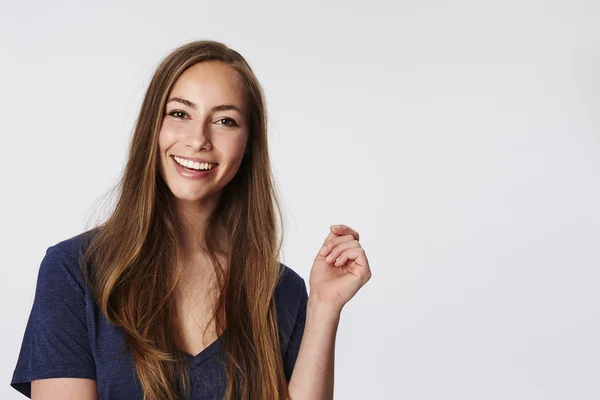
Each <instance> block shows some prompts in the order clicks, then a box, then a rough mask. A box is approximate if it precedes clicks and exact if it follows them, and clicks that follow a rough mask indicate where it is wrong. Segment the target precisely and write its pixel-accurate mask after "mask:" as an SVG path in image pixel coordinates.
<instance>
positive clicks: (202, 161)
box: [171, 154, 219, 165]
mask: <svg viewBox="0 0 600 400" xmlns="http://www.w3.org/2000/svg"><path fill="white" fill-rule="evenodd" d="M173 157H179V158H185V159H186V160H190V161H194V162H200V163H211V164H217V165H218V164H219V163H216V162H214V161H208V160H205V159H203V158H198V157H184V156H179V155H177V154H171V158H173ZM173 161H175V160H173Z"/></svg>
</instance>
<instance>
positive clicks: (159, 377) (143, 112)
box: [82, 40, 288, 400]
mask: <svg viewBox="0 0 600 400" xmlns="http://www.w3.org/2000/svg"><path fill="white" fill-rule="evenodd" d="M209 60H217V61H221V62H223V63H226V64H227V65H229V66H230V67H232V68H233V69H235V70H236V71H237V72H238V73H239V75H240V76H241V77H242V80H243V81H244V83H245V89H246V96H247V100H248V101H247V104H248V112H249V116H250V118H249V126H250V132H249V139H248V146H249V147H248V153H247V154H246V155H245V156H244V159H243V161H242V163H241V165H240V169H239V171H238V173H237V174H236V176H235V177H234V178H233V179H232V181H231V182H230V183H229V184H228V185H227V186H225V187H224V188H223V190H222V193H221V196H220V202H219V204H218V205H217V207H216V209H215V210H214V212H213V213H212V214H211V215H210V216H209V218H208V220H207V222H206V228H205V238H206V249H207V251H208V255H209V257H210V259H211V261H212V262H213V264H214V266H215V275H216V277H217V282H218V283H217V286H218V296H217V299H218V300H217V302H216V306H215V310H214V314H213V315H212V318H214V319H215V324H216V327H217V328H216V329H217V333H218V334H219V335H220V339H219V340H221V345H222V348H223V350H224V353H225V355H226V357H225V360H227V361H228V362H227V363H226V364H227V365H228V367H227V377H228V378H227V388H226V395H225V398H226V399H233V398H236V397H235V396H236V392H239V393H241V395H242V398H243V399H263V400H270V399H274V400H275V399H276V400H279V399H283V398H287V397H288V387H287V382H286V379H285V376H284V372H283V362H282V358H281V349H280V345H279V330H278V323H277V312H276V305H275V299H274V290H275V287H276V285H277V283H278V281H279V279H280V278H281V272H282V269H281V268H280V264H279V261H278V255H279V252H280V250H281V245H282V242H283V228H282V226H283V223H282V213H281V207H280V203H279V200H278V198H277V188H276V185H275V181H274V178H273V174H272V170H271V164H270V160H269V153H268V146H267V114H266V105H265V99H264V95H263V90H262V88H261V86H260V84H259V82H258V80H257V79H256V77H255V75H254V72H253V71H252V69H251V68H250V66H249V65H248V63H247V62H246V61H245V60H244V58H243V57H242V56H241V55H240V54H239V53H238V52H236V51H235V50H232V49H230V48H228V47H227V46H226V45H224V44H223V43H219V42H215V41H210V40H202V41H194V42H190V43H187V44H185V45H183V46H181V47H179V48H177V49H175V50H173V51H172V52H171V53H170V54H169V55H167V56H166V57H165V58H164V59H163V60H162V61H161V63H160V64H159V66H158V68H157V70H156V72H155V73H154V75H153V77H152V79H151V81H150V84H149V86H148V89H147V91H146V94H145V97H144V100H143V103H142V106H141V109H140V112H139V115H138V118H137V120H136V124H135V128H134V133H133V138H132V141H131V145H130V148H129V153H128V159H127V163H126V165H125V168H124V171H123V173H122V177H121V179H120V180H119V182H118V185H117V186H116V187H117V188H118V189H119V193H118V195H119V197H118V200H117V202H116V206H115V208H114V211H112V213H111V215H110V216H109V217H108V218H107V220H106V221H105V222H103V223H100V224H97V226H96V227H95V228H94V229H90V230H88V231H87V232H91V231H95V234H94V236H93V239H92V240H91V242H90V243H89V245H88V246H87V247H86V251H85V253H84V255H83V258H82V267H83V270H84V275H85V277H86V280H87V281H88V283H89V284H90V286H91V288H92V290H93V293H94V296H95V301H96V302H97V304H98V305H99V307H100V308H101V310H102V311H103V312H104V314H105V315H106V317H107V319H108V321H109V322H111V323H112V324H114V325H116V326H120V327H122V328H123V330H124V333H125V339H126V344H127V347H128V348H129V349H130V351H131V355H132V358H133V362H134V365H135V368H136V371H137V375H138V377H139V379H140V382H141V386H142V389H143V392H144V398H145V399H149V400H154V399H169V400H171V399H176V398H179V396H181V395H182V394H185V393H188V392H189V386H190V377H189V370H188V369H187V368H186V367H187V364H186V358H185V353H184V352H183V351H182V350H180V349H179V348H178V346H177V345H176V343H177V342H178V339H179V338H180V336H179V335H180V331H179V329H178V326H177V323H176V321H177V318H176V307H175V293H176V291H175V289H176V286H177V283H178V281H179V279H180V277H181V273H182V270H181V266H180V263H179V262H177V261H178V260H180V259H181V257H182V254H183V252H182V243H183V241H182V229H181V227H180V226H179V225H178V222H177V219H176V217H175V214H174V211H173V209H172V207H171V198H172V194H171V192H170V190H169V188H168V186H167V185H166V183H165V182H164V181H163V180H162V178H161V176H160V174H159V172H158V168H157V151H158V150H157V148H158V133H159V131H160V128H161V123H162V118H163V115H164V108H165V104H166V100H167V98H168V95H169V93H170V91H171V89H172V88H173V86H174V84H175V82H176V80H177V79H178V77H179V76H180V75H181V74H182V73H183V72H184V71H185V70H186V69H187V68H189V67H191V66H192V65H194V64H196V63H198V62H203V61H209ZM276 217H279V218H278V219H277V218H276ZM221 257H222V259H223V260H226V262H225V264H223V263H222V262H221V261H220V258H221ZM89 260H91V261H92V263H91V264H90V265H93V267H90V268H88V267H84V266H88V261H89Z"/></svg>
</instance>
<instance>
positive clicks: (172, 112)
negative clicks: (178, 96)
mask: <svg viewBox="0 0 600 400" xmlns="http://www.w3.org/2000/svg"><path fill="white" fill-rule="evenodd" d="M169 115H170V116H172V117H174V118H177V119H183V118H184V117H185V116H186V115H187V114H186V113H184V112H183V111H181V110H173V111H171V112H170V113H169ZM180 115H181V116H180Z"/></svg>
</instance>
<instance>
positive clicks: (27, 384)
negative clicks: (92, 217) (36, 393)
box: [11, 245, 96, 397]
mask: <svg viewBox="0 0 600 400" xmlns="http://www.w3.org/2000/svg"><path fill="white" fill-rule="evenodd" d="M86 321H87V318H86V296H85V286H84V281H83V274H82V273H81V271H80V270H79V264H78V261H77V260H76V259H75V258H74V257H72V256H69V255H68V254H67V253H65V251H64V250H62V249H61V248H60V247H58V245H55V246H52V247H50V248H48V250H47V251H46V254H45V256H44V258H43V259H42V262H41V265H40V269H39V272H38V278H37V286H36V289H35V297H34V301H33V306H32V309H31V313H30V315H29V319H28V321H27V325H26V327H25V334H24V337H23V342H22V345H21V350H20V353H19V358H18V360H17V365H16V368H15V370H14V373H13V377H12V381H11V386H12V387H13V388H15V389H16V390H18V391H19V392H21V393H22V394H24V395H25V396H27V397H31V381H32V380H35V379H44V378H88V379H96V369H95V363H94V357H93V355H92V351H91V346H90V340H89V336H88V329H87V322H86Z"/></svg>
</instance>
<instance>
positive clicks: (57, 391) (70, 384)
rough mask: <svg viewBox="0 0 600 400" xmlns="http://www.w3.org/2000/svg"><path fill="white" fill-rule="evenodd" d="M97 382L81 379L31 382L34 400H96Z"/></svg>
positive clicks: (53, 379) (51, 379)
mask: <svg viewBox="0 0 600 400" xmlns="http://www.w3.org/2000/svg"><path fill="white" fill-rule="evenodd" d="M97 398H98V395H97V393H96V381H94V380H93V379H81V378H48V379H36V380H33V381H31V399H32V400H59V399H60V400H62V399H72V400H96V399H97Z"/></svg>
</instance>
